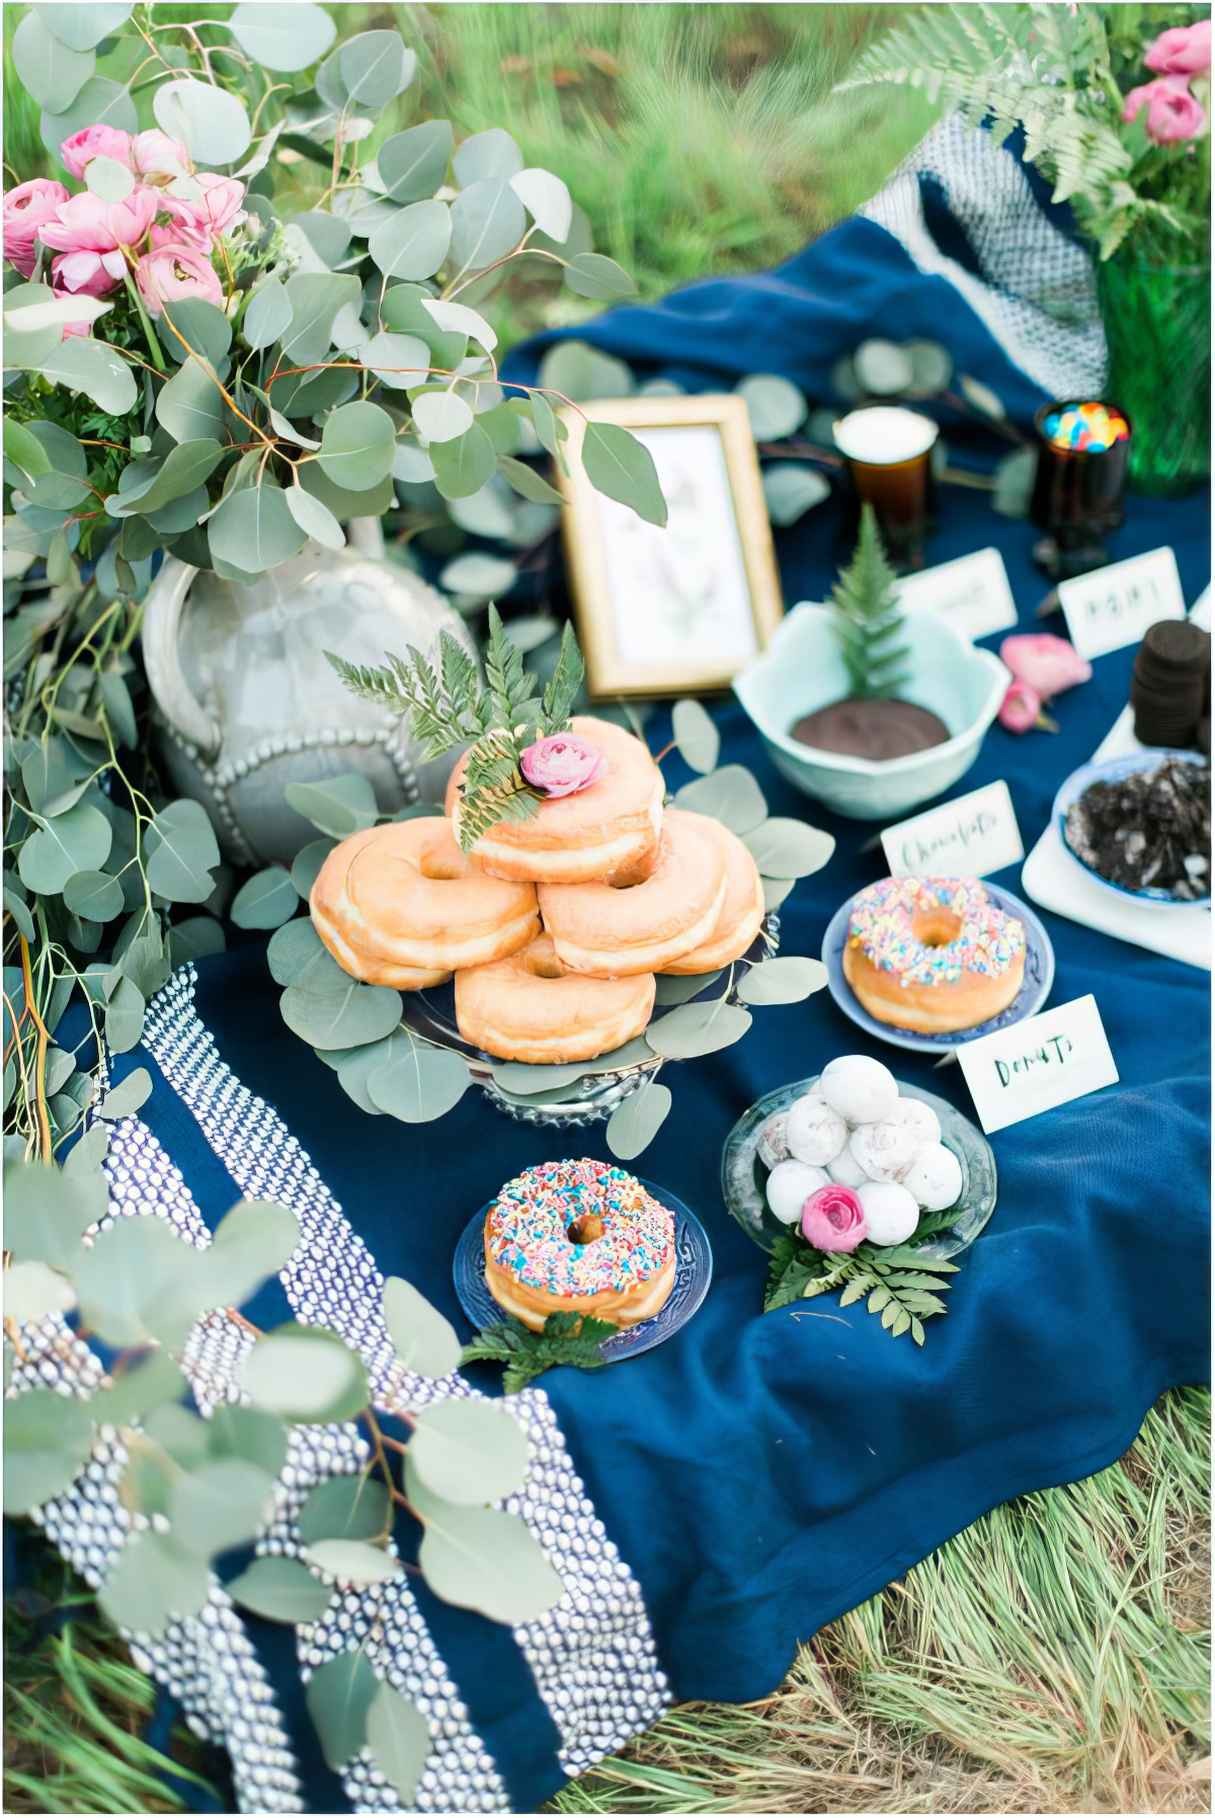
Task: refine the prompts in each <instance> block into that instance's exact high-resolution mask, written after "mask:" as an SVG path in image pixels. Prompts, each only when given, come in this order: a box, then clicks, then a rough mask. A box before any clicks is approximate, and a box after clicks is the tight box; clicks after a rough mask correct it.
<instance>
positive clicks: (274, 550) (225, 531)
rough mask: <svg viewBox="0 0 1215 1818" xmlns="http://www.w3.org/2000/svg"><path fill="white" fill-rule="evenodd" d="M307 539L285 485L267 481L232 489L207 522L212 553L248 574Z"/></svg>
mask: <svg viewBox="0 0 1215 1818" xmlns="http://www.w3.org/2000/svg"><path fill="white" fill-rule="evenodd" d="M368 408H369V409H373V408H374V406H368ZM381 414H382V413H381ZM307 540H308V538H307V534H306V533H305V532H304V531H303V530H301V528H300V526H299V525H298V524H297V523H296V521H295V518H294V517H293V516H292V514H291V508H290V507H289V505H288V504H287V500H286V496H285V494H284V492H283V489H282V487H281V486H276V485H274V484H273V483H272V482H270V481H268V480H264V481H263V482H262V483H261V485H259V486H246V487H243V488H242V489H241V490H240V491H239V492H230V493H229V494H228V496H227V498H226V499H223V500H221V501H220V504H219V507H218V509H217V510H216V512H215V514H214V516H213V517H212V518H211V520H210V523H209V524H208V525H207V541H208V543H209V544H210V547H211V553H212V555H213V556H215V557H216V558H217V559H218V560H219V561H221V562H226V563H228V564H229V566H230V567H232V568H233V569H235V570H237V571H238V572H242V573H246V574H265V573H266V572H267V570H269V569H271V568H277V567H279V565H280V564H281V563H283V562H286V561H289V560H290V558H291V557H292V556H293V555H298V554H299V552H300V550H301V549H302V548H303V547H304V544H305V543H306V542H307Z"/></svg>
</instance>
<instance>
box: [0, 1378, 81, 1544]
mask: <svg viewBox="0 0 1215 1818" xmlns="http://www.w3.org/2000/svg"><path fill="white" fill-rule="evenodd" d="M92 1444H93V1422H92V1418H91V1416H90V1415H89V1413H88V1411H87V1408H86V1406H85V1405H84V1404H83V1403H82V1402H79V1401H75V1400H73V1399H72V1397H71V1396H64V1395H56V1394H55V1392H54V1390H53V1389H27V1390H25V1391H23V1393H21V1394H20V1395H15V1396H12V1397H6V1399H5V1403H4V1512H5V1514H6V1515H28V1514H29V1512H30V1510H31V1509H36V1508H39V1507H40V1506H41V1505H42V1504H43V1503H46V1502H49V1501H50V1500H51V1499H52V1497H55V1496H59V1495H61V1494H62V1493H63V1491H64V1490H66V1489H67V1488H68V1486H69V1485H70V1484H71V1483H73V1482H74V1481H75V1479H76V1477H77V1476H78V1474H79V1472H80V1471H81V1469H82V1468H83V1466H84V1464H85V1461H86V1460H87V1458H88V1456H89V1452H90V1451H91V1449H92Z"/></svg>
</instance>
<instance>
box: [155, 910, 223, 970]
mask: <svg viewBox="0 0 1215 1818" xmlns="http://www.w3.org/2000/svg"><path fill="white" fill-rule="evenodd" d="M226 944H227V943H226V942H225V940H224V931H223V928H222V926H221V924H220V923H219V922H217V921H216V920H215V917H214V916H212V915H191V916H187V918H186V920H185V921H184V922H175V923H174V924H173V926H172V927H171V928H170V929H169V960H170V964H172V965H174V966H184V965H185V963H186V961H187V960H196V959H205V958H207V956H208V955H209V954H212V953H222V952H223V951H224V948H225V946H226Z"/></svg>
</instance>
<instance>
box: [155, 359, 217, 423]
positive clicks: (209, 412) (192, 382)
mask: <svg viewBox="0 0 1215 1818" xmlns="http://www.w3.org/2000/svg"><path fill="white" fill-rule="evenodd" d="M155 409H156V420H157V422H158V423H160V424H161V426H162V427H163V428H165V429H167V430H168V432H169V434H170V435H171V436H172V437H173V440H174V441H175V442H181V443H190V442H194V441H208V440H217V439H218V438H219V437H220V436H222V435H223V434H224V430H225V422H226V413H227V406H226V405H225V403H224V400H223V398H222V396H221V395H220V390H219V386H218V385H217V384H216V382H215V379H214V378H213V377H212V375H211V374H210V373H209V372H208V371H207V370H206V369H205V367H202V366H199V365H197V364H196V362H195V361H193V360H187V361H186V363H185V364H184V366H181V367H179V369H178V370H177V371H176V372H175V373H174V374H173V375H172V377H171V378H170V379H168V380H167V381H166V382H165V384H163V385H162V386H161V388H160V390H159V392H158V393H157V394H156V405H155Z"/></svg>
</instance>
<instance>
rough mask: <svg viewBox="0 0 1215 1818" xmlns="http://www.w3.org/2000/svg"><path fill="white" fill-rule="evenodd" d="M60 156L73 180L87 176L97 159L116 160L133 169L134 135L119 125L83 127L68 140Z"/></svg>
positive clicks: (60, 148) (60, 151)
mask: <svg viewBox="0 0 1215 1818" xmlns="http://www.w3.org/2000/svg"><path fill="white" fill-rule="evenodd" d="M59 156H60V157H61V158H62V159H63V162H64V166H65V168H66V169H67V170H68V171H70V173H71V174H72V176H73V177H81V178H82V177H83V176H84V173H85V171H86V170H87V169H88V167H89V165H90V164H91V163H92V161H93V159H94V158H113V159H114V161H115V163H117V164H125V165H126V167H127V169H128V170H130V168H131V135H130V133H124V132H122V131H121V129H120V128H119V127H117V126H82V127H81V129H80V131H79V132H78V133H73V134H72V136H71V138H70V139H65V140H64V141H63V144H62V145H61V146H60V147H59Z"/></svg>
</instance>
